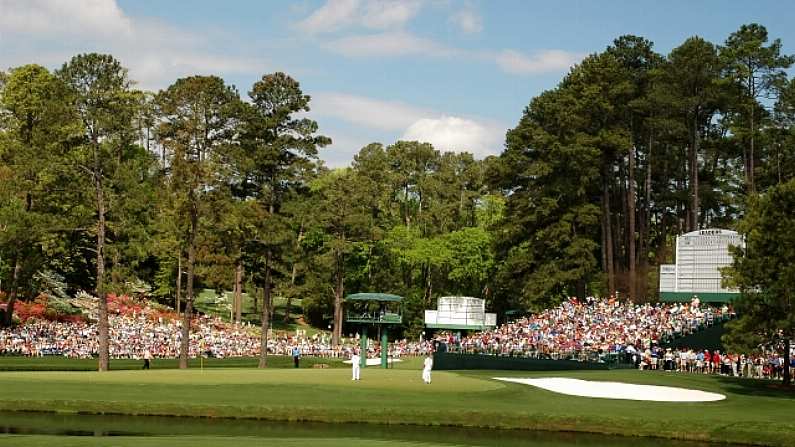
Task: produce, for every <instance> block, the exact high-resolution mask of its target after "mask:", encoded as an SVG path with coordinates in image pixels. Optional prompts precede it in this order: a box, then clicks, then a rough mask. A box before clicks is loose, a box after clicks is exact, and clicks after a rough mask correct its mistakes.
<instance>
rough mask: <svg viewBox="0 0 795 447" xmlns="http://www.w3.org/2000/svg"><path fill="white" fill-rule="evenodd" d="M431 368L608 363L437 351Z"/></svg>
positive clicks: (577, 367) (596, 365) (586, 366)
mask: <svg viewBox="0 0 795 447" xmlns="http://www.w3.org/2000/svg"><path fill="white" fill-rule="evenodd" d="M433 369H437V370H450V369H489V370H520V371H566V370H584V369H588V370H605V369H610V364H609V363H607V362H605V363H595V362H580V361H577V360H552V359H535V358H528V357H508V356H499V355H488V354H454V353H447V352H437V353H436V354H434V356H433Z"/></svg>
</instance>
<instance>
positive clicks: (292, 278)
mask: <svg viewBox="0 0 795 447" xmlns="http://www.w3.org/2000/svg"><path fill="white" fill-rule="evenodd" d="M303 239H304V221H303V219H302V220H301V227H300V228H299V230H298V238H297V239H296V240H295V258H294V259H293V267H292V272H291V273H290V293H289V294H288V295H287V308H286V309H284V324H288V323H290V309H291V308H292V305H293V293H295V278H296V276H298V254H299V252H300V250H301V241H302V240H303Z"/></svg>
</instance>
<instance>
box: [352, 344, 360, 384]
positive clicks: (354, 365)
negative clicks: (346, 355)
mask: <svg viewBox="0 0 795 447" xmlns="http://www.w3.org/2000/svg"><path fill="white" fill-rule="evenodd" d="M360 360H361V358H360V357H359V353H358V351H356V350H354V351H353V354H351V370H352V372H353V378H352V379H351V380H359V372H360V371H361V369H362V368H361V366H360V365H359V361H360Z"/></svg>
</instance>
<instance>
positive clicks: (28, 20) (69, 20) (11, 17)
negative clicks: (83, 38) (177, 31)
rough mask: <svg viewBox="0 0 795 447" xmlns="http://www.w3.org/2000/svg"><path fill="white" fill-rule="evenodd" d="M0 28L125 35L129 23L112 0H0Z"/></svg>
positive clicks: (73, 33)
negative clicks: (0, 12)
mask: <svg viewBox="0 0 795 447" xmlns="http://www.w3.org/2000/svg"><path fill="white" fill-rule="evenodd" d="M0 11H2V14H0V30H2V33H3V34H4V35H5V34H6V33H9V34H13V33H26V34H50V35H52V34H58V35H82V34H85V33H86V32H87V31H91V32H94V33H98V34H100V35H102V36H107V35H111V34H115V33H119V34H122V35H127V36H129V35H130V34H131V33H132V27H133V24H132V23H131V21H130V19H129V18H127V17H125V16H124V13H123V12H122V11H121V9H120V8H119V6H118V5H117V4H116V2H115V1H106V0H75V1H68V0H52V1H48V0H28V1H21V2H20V1H16V0H0Z"/></svg>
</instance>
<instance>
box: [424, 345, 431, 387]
mask: <svg viewBox="0 0 795 447" xmlns="http://www.w3.org/2000/svg"><path fill="white" fill-rule="evenodd" d="M422 365H423V367H422V381H423V382H425V383H427V384H430V383H431V370H432V369H433V357H431V353H430V352H429V353H428V355H426V356H425V360H424V361H423V362H422Z"/></svg>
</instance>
